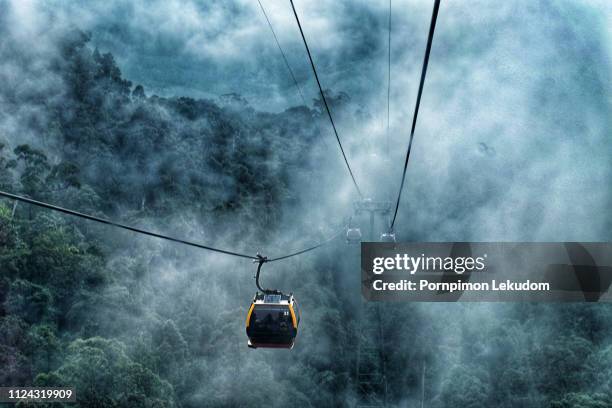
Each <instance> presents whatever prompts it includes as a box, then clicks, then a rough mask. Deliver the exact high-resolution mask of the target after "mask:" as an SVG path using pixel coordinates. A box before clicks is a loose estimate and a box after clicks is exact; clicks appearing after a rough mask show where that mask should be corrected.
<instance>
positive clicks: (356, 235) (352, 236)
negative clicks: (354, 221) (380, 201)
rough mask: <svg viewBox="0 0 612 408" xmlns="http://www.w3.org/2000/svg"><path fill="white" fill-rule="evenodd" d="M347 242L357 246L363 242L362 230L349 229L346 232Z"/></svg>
mask: <svg viewBox="0 0 612 408" xmlns="http://www.w3.org/2000/svg"><path fill="white" fill-rule="evenodd" d="M346 242H348V243H349V244H357V243H359V242H361V230H360V229H359V228H351V227H349V228H348V229H347V230H346Z"/></svg>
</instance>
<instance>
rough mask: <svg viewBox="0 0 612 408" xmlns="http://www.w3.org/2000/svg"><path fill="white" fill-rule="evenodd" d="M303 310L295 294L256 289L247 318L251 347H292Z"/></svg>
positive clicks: (247, 330)
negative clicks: (298, 304)
mask: <svg viewBox="0 0 612 408" xmlns="http://www.w3.org/2000/svg"><path fill="white" fill-rule="evenodd" d="M299 324H300V314H299V310H298V306H297V303H296V301H295V298H294V297H293V295H291V294H289V295H284V294H282V293H281V292H270V293H256V294H255V297H254V298H253V303H251V307H250V308H249V313H248V314H247V319H246V333H247V336H248V337H249V342H248V345H249V347H251V348H260V347H261V348H263V347H265V348H287V349H291V348H293V344H294V343H295V336H297V330H298V325H299Z"/></svg>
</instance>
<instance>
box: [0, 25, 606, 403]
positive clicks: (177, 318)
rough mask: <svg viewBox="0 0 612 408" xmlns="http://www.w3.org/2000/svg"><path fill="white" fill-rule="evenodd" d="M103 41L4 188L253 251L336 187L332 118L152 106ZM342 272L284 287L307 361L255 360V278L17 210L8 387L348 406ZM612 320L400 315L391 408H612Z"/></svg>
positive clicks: (1, 361) (13, 210)
mask: <svg viewBox="0 0 612 408" xmlns="http://www.w3.org/2000/svg"><path fill="white" fill-rule="evenodd" d="M88 41H89V35H87V34H84V33H81V32H78V31H73V32H70V33H67V34H66V35H65V36H64V37H63V38H62V40H61V42H60V47H59V54H58V55H57V57H56V58H55V59H54V60H53V61H52V63H51V66H52V69H53V71H54V74H55V75H57V77H58V78H59V79H60V80H61V82H62V83H64V84H65V85H66V89H65V93H62V95H61V97H59V96H58V97H57V98H46V97H41V98H40V100H41V101H42V102H40V104H39V105H38V106H37V108H39V109H40V110H41V111H44V112H45V114H46V115H48V124H47V126H46V127H45V128H44V132H43V133H44V137H45V138H46V139H47V140H46V142H48V143H46V144H45V146H46V147H45V150H41V148H40V146H38V145H35V144H34V143H32V144H22V145H18V146H16V147H15V148H14V149H13V148H12V147H11V148H10V149H9V148H8V144H7V143H5V142H0V188H2V189H6V190H10V191H15V192H20V193H24V194H26V195H29V196H31V197H33V198H37V199H44V200H48V201H50V202H52V203H56V204H59V205H63V206H66V207H69V208H74V209H78V210H80V211H83V212H87V213H94V214H97V215H100V216H102V217H107V218H113V219H119V220H122V221H125V222H126V223H129V224H135V225H142V226H147V227H150V228H152V229H156V230H159V231H164V230H166V231H176V232H177V235H178V231H179V230H180V235H190V234H191V235H192V236H194V237H197V238H198V239H200V238H202V240H207V241H208V240H210V241H211V242H212V241H214V240H218V241H219V242H221V241H223V240H226V241H227V242H232V243H235V245H236V246H238V247H240V246H242V245H244V246H248V245H249V244H250V243H251V242H257V243H260V242H266V240H267V239H268V238H269V237H270V236H271V235H272V234H274V233H275V232H276V230H275V229H274V226H277V225H280V221H283V222H286V221H287V219H288V218H289V219H291V220H292V221H294V217H293V210H294V208H295V207H294V206H295V205H297V197H299V191H298V189H299V188H300V183H295V180H296V179H300V180H302V179H317V178H321V177H322V174H321V172H320V169H319V168H318V167H319V166H318V165H317V163H320V158H319V157H317V159H316V160H313V157H312V156H310V155H311V154H315V153H312V152H311V151H312V147H313V146H315V145H317V143H316V142H318V138H320V137H323V138H327V137H328V136H329V135H328V134H327V131H322V130H321V129H320V126H321V124H322V123H323V122H322V120H325V116H324V111H323V107H322V105H321V101H320V100H317V101H315V106H314V109H310V108H308V107H297V108H292V109H289V110H287V111H285V112H281V113H278V114H270V113H261V112H258V111H257V110H255V109H254V108H253V107H251V106H249V104H248V101H247V100H246V99H245V98H243V97H242V96H240V95H238V94H228V95H224V96H223V97H222V98H221V100H220V103H219V104H217V103H215V102H212V101H209V100H197V99H193V98H187V97H176V98H161V97H157V96H154V95H153V96H147V94H146V92H145V89H144V88H143V87H142V86H140V85H138V86H136V87H135V88H134V89H132V84H131V82H130V81H128V80H126V79H124V78H123V77H122V75H121V71H120V70H119V67H118V66H117V64H116V62H115V60H114V58H113V56H112V55H111V54H108V53H101V52H100V51H99V50H97V49H95V50H92V49H91V48H90V46H89V44H88ZM329 102H330V104H331V105H332V108H333V110H334V112H335V113H337V114H338V116H337V119H338V120H342V119H343V118H344V119H346V120H352V119H354V118H355V117H357V118H365V117H367V112H363V111H359V112H357V113H356V114H355V116H351V115H352V113H351V112H350V111H349V109H348V106H349V105H351V104H352V102H351V101H350V98H349V96H348V95H346V94H344V93H338V94H329ZM27 103H28V104H35V103H36V102H34V101H31V100H28V101H27ZM325 125H327V124H326V123H325ZM41 132H42V131H41ZM18 140H19V139H18ZM49 146H60V148H57V147H56V148H53V147H49ZM322 157H323V156H322ZM227 221H231V225H232V226H233V227H232V229H231V231H230V230H228V228H227V227H226V226H227V225H228V223H227ZM296 230H297V228H296ZM253 237H257V239H256V240H255V239H254V238H253ZM251 248H252V247H251ZM334 249H335V251H336V254H337V253H340V252H341V251H346V248H345V247H342V248H334ZM324 257H325V255H323V254H321V253H318V254H317V257H314V260H313V258H309V256H306V257H304V258H300V259H299V261H298V260H297V259H296V260H294V261H295V262H293V261H288V262H287V263H285V264H283V266H282V268H286V270H289V271H291V272H292V273H284V274H282V275H283V277H284V278H279V277H278V276H279V275H281V274H278V275H276V276H274V274H272V276H274V277H273V278H272V279H275V278H277V279H287V282H285V281H281V282H280V283H281V284H288V283H289V282H290V284H291V285H292V286H291V287H292V288H294V290H295V291H296V294H297V295H298V299H299V300H300V302H301V303H300V305H301V307H302V313H303V315H302V318H303V322H302V325H301V327H300V334H299V337H298V341H297V344H296V347H295V349H294V350H292V351H291V352H290V353H284V352H273V351H265V350H258V351H253V350H247V349H246V345H245V343H246V341H245V336H244V321H243V319H244V314H245V313H246V311H245V307H246V306H247V305H248V301H249V297H250V296H251V290H253V288H252V286H250V285H249V286H248V289H245V287H246V283H245V284H244V286H243V284H242V282H247V281H248V279H246V277H247V276H249V275H248V273H249V272H250V271H251V269H248V268H250V267H251V265H247V266H245V265H244V264H239V263H236V264H234V263H230V261H227V262H228V263H223V262H222V261H219V260H217V259H215V258H214V257H206V258H201V257H200V255H199V254H197V253H195V252H193V251H192V250H191V249H187V248H182V247H177V246H172V245H166V244H163V243H160V242H158V241H152V240H147V239H144V238H143V239H138V240H136V239H134V237H133V235H129V234H127V233H123V232H118V231H115V230H111V229H108V228H106V227H105V226H98V225H92V224H90V223H86V222H84V221H82V220H74V219H70V218H67V217H65V216H63V215H62V216H60V215H57V214H52V213H49V212H47V211H44V210H41V209H38V208H34V207H31V206H26V205H25V204H19V206H18V207H13V206H12V203H10V204H7V203H4V202H3V203H0V367H1V369H0V385H20V386H23V385H28V384H35V385H39V386H74V387H76V389H77V396H78V401H79V402H78V404H77V406H80V407H124V406H135V407H174V406H181V407H186V408H187V407H201V406H210V407H225V406H232V407H249V406H272V407H286V406H297V407H310V406H312V407H325V406H334V407H337V406H347V405H349V398H347V396H353V397H354V393H355V389H356V387H355V383H354V381H355V364H356V346H357V339H358V336H360V335H361V334H362V333H360V332H359V325H358V323H357V318H358V317H359V316H358V314H359V310H360V307H361V300H360V299H359V298H355V297H354V294H358V293H359V282H358V274H355V270H358V265H346V263H345V262H342V263H340V262H338V261H337V260H335V259H336V258H337V257H332V256H328V257H327V259H325V258H324ZM356 258H357V255H355V259H356ZM345 259H349V257H348V256H347V257H345ZM317 260H318V262H317ZM236 265H238V266H236ZM279 268H281V267H280V266H279ZM266 279H267V278H266ZM351 285H354V286H353V287H351ZM596 306H598V309H594V308H592V307H588V306H585V305H575V307H562V306H559V305H555V306H554V307H549V306H540V305H506V306H503V305H500V306H499V307H498V308H497V309H496V311H497V312H496V313H495V314H492V313H489V312H490V311H489V310H488V309H484V310H485V312H486V313H483V312H482V310H481V311H480V312H481V313H483V316H481V317H480V318H479V319H477V318H475V317H473V316H472V312H478V311H479V310H478V309H477V308H476V307H469V306H465V307H464V306H462V305H453V310H459V311H458V312H456V313H455V314H453V313H449V310H450V309H449V308H446V309H443V308H437V309H436V308H435V307H432V306H431V305H426V306H425V307H423V308H421V307H419V306H415V305H384V306H381V310H382V312H381V315H382V318H381V324H382V326H383V332H384V334H385V338H384V343H383V344H382V346H381V348H383V349H384V353H383V357H384V362H385V367H386V376H387V384H388V394H387V395H388V403H389V405H390V406H404V405H408V406H419V405H418V404H419V403H420V399H419V398H420V395H421V394H420V392H421V385H422V383H421V368H422V367H423V366H425V365H426V366H427V371H426V375H425V382H426V384H427V385H426V386H425V395H426V397H425V406H435V407H447V406H456V407H473V408H476V407H490V406H499V407H504V408H505V407H514V406H529V407H535V406H550V407H554V408H565V407H570V406H572V407H573V406H580V407H592V408H595V407H597V408H603V407H610V401H609V396H610V395H612V381H611V380H610V379H611V378H612V371H611V369H610V367H611V362H612V348H611V346H610V345H609V339H610V338H611V336H612V333H610V332H609V330H607V327H608V326H609V323H607V322H609V318H610V316H612V314H611V313H610V309H609V308H605V307H603V306H602V305H596ZM463 307H464V308H463ZM430 309H432V310H437V311H438V312H432V311H431V310H430ZM491 315H492V316H491ZM483 322H484V323H483ZM561 328H563V330H561ZM22 405H27V404H22ZM37 406H38V405H37ZM67 406H68V405H67ZM70 406H72V405H70Z"/></svg>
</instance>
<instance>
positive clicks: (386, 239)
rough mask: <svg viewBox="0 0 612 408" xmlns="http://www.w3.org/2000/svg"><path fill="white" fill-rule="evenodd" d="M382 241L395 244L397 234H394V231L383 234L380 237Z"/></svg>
mask: <svg viewBox="0 0 612 408" xmlns="http://www.w3.org/2000/svg"><path fill="white" fill-rule="evenodd" d="M380 241H381V242H395V232H392V231H388V232H383V233H382V234H381V235H380Z"/></svg>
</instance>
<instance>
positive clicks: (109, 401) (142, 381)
mask: <svg viewBox="0 0 612 408" xmlns="http://www.w3.org/2000/svg"><path fill="white" fill-rule="evenodd" d="M36 383H37V384H39V385H42V384H45V385H47V384H49V383H54V384H56V385H59V384H61V385H64V386H73V387H75V388H76V393H77V395H78V396H79V401H80V403H79V405H80V406H81V407H121V406H138V407H174V406H175V402H174V391H173V389H172V386H171V385H170V384H169V383H168V382H166V381H163V380H162V379H160V378H159V377H158V376H157V375H155V374H154V373H153V372H151V371H150V370H149V369H147V368H145V367H143V366H142V365H141V364H139V363H136V362H134V361H132V360H131V359H130V358H129V356H128V355H127V354H126V348H125V346H124V345H123V343H121V342H119V341H116V340H109V339H104V338H101V337H94V338H89V339H85V340H82V339H79V340H76V341H74V342H72V343H71V344H70V345H69V346H68V351H67V354H66V356H65V358H64V363H63V364H62V366H61V367H60V368H59V369H58V370H57V371H55V372H53V373H50V374H43V375H40V376H38V377H37V379H36Z"/></svg>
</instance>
